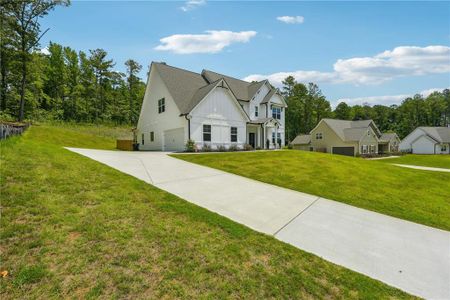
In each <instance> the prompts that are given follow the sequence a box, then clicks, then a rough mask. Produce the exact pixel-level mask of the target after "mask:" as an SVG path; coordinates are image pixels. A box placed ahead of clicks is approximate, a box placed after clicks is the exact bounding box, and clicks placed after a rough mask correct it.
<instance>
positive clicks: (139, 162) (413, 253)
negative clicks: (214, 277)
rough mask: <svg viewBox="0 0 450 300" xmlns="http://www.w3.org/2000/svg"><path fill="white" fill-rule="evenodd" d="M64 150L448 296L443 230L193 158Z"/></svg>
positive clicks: (378, 274)
mask: <svg viewBox="0 0 450 300" xmlns="http://www.w3.org/2000/svg"><path fill="white" fill-rule="evenodd" d="M67 149H69V150H71V151H73V152H76V153H79V154H81V155H84V156H87V157H89V158H92V159H94V160H97V161H99V162H101V163H103V164H106V165H108V166H110V167H113V168H115V169H117V170H119V171H121V172H124V173H127V174H129V175H132V176H134V177H137V178H139V179H141V180H143V181H145V182H147V183H150V184H153V185H155V186H157V187H158V188H160V189H163V190H166V191H168V192H170V193H172V194H175V195H177V196H179V197H181V198H183V199H185V200H187V201H189V202H192V203H195V204H197V205H199V206H201V207H204V208H206V209H209V210H211V211H213V212H216V213H218V214H221V215H223V216H225V217H228V218H230V219H232V220H234V221H236V222H239V223H241V224H244V225H246V226H248V227H250V228H253V229H255V230H257V231H259V232H263V233H266V234H270V235H274V236H275V237H276V238H277V239H279V240H281V241H284V242H287V243H289V244H292V245H294V246H295V247H298V248H300V249H303V250H306V251H308V252H311V253H314V254H316V255H318V256H320V257H323V258H325V259H326V260H329V261H331V262H334V263H336V264H339V265H342V266H345V267H347V268H349V269H352V270H355V271H357V272H360V273H363V274H366V275H368V276H370V277H372V278H375V279H378V280H380V281H383V282H385V283H387V284H389V285H392V286H395V287H397V288H400V289H402V290H404V291H407V292H409V293H411V294H414V295H417V296H421V297H424V298H429V299H450V232H448V231H444V230H439V229H435V228H431V227H427V226H423V225H419V224H416V223H411V222H408V221H404V220H400V219H396V218H392V217H388V216H385V215H382V214H378V213H374V212H371V211H367V210H364V209H359V208H356V207H352V206H349V205H346V204H342V203H339V202H335V201H331V200H327V199H323V198H320V197H317V196H313V195H308V194H304V193H300V192H296V191H292V190H288V189H284V188H280V187H277V186H273V185H269V184H265V183H262V182H259V181H255V180H251V179H248V178H244V177H241V176H237V175H233V174H230V173H226V172H223V171H219V170H216V169H211V168H208V167H203V166H199V165H195V164H192V163H188V162H185V161H182V160H178V159H175V158H172V157H169V156H167V153H162V152H120V151H104V150H88V149H75V148H67ZM211 155H214V154H211Z"/></svg>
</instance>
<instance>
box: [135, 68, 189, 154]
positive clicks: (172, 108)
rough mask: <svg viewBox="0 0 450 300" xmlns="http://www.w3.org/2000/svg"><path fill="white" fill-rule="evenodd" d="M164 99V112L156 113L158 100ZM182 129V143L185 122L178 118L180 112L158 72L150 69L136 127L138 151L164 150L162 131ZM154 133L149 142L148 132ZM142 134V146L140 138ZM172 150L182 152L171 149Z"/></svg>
mask: <svg viewBox="0 0 450 300" xmlns="http://www.w3.org/2000/svg"><path fill="white" fill-rule="evenodd" d="M161 98H165V112H163V113H158V100H159V99H161ZM176 128H184V129H183V130H184V138H183V141H177V142H178V143H181V144H185V142H186V140H187V120H186V119H185V118H184V117H180V111H179V109H178V107H177V106H176V104H175V102H174V101H173V99H172V97H171V96H170V94H169V91H168V90H167V88H166V86H165V84H164V82H163V81H162V79H161V77H160V76H159V74H158V72H157V71H156V70H155V69H154V68H152V69H151V71H150V76H149V79H148V82H147V89H146V91H145V96H144V101H143V103H142V108H141V113H140V116H139V121H138V125H137V137H138V143H140V144H141V145H140V146H139V149H140V150H164V147H163V145H164V131H167V130H171V129H176ZM152 131H153V132H154V133H155V140H154V141H153V142H150V132H152ZM142 134H144V145H142V141H141V137H142ZM173 150H183V148H182V149H173Z"/></svg>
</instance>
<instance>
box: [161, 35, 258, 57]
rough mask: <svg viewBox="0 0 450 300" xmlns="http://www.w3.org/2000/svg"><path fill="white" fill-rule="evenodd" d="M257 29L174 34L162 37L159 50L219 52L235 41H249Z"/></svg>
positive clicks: (184, 52)
mask: <svg viewBox="0 0 450 300" xmlns="http://www.w3.org/2000/svg"><path fill="white" fill-rule="evenodd" d="M255 35H256V31H240V32H233V31H226V30H208V31H206V32H205V33H204V34H174V35H170V36H167V37H164V38H162V39H160V42H161V44H160V45H158V46H156V47H155V50H159V51H171V52H173V53H176V54H192V53H217V52H220V51H222V50H223V49H224V48H225V47H228V46H230V45H231V44H234V43H247V42H248V41H249V40H250V39H251V38H252V37H254V36H255Z"/></svg>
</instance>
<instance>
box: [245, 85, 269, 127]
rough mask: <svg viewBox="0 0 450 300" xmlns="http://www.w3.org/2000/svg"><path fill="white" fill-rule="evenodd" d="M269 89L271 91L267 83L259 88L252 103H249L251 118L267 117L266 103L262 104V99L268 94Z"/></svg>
mask: <svg viewBox="0 0 450 300" xmlns="http://www.w3.org/2000/svg"><path fill="white" fill-rule="evenodd" d="M269 91H270V89H269V87H268V86H267V83H266V84H264V85H263V86H262V87H261V88H260V89H259V91H258V92H257V93H256V94H255V96H254V98H253V99H252V100H251V101H250V104H249V107H250V109H249V117H250V120H255V119H259V118H265V117H266V112H265V110H266V107H265V105H261V101H262V100H263V99H264V97H265V96H266V95H267V93H268V92H269ZM255 106H257V107H258V117H255Z"/></svg>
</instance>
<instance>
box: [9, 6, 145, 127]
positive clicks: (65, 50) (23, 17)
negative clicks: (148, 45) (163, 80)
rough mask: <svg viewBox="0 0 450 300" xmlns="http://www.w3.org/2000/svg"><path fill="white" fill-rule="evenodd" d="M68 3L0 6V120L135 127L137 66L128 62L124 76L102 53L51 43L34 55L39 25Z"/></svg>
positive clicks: (140, 89)
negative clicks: (50, 120) (89, 123)
mask: <svg viewBox="0 0 450 300" xmlns="http://www.w3.org/2000/svg"><path fill="white" fill-rule="evenodd" d="M68 4H69V2H68V1H62V0H61V1H60V0H57V1H55V0H29V1H6V2H5V3H2V6H1V45H0V59H1V68H0V74H1V80H0V81H1V82H0V97H1V98H0V108H1V114H2V118H3V119H4V118H15V119H17V120H18V121H23V120H24V119H28V120H49V119H54V120H62V121H76V122H114V123H116V124H124V123H127V124H136V122H137V119H138V116H139V111H140V107H141V102H142V99H143V95H144V91H145V83H144V82H142V80H141V79H140V78H139V77H138V74H139V72H140V71H141V69H142V66H141V65H140V64H139V63H138V62H136V61H134V60H132V59H129V60H127V61H126V62H125V67H126V72H125V73H122V72H118V71H115V70H114V67H115V63H114V61H113V60H112V59H109V58H108V53H107V52H106V51H105V50H103V49H94V50H89V52H88V53H86V52H83V51H76V50H75V49H72V48H70V47H67V46H66V47H63V46H62V45H59V44H57V43H52V42H50V44H49V46H48V47H47V49H46V51H45V52H42V51H40V49H39V40H40V39H41V37H42V36H43V34H45V33H46V31H47V30H45V31H41V29H40V26H39V19H40V18H41V17H43V16H45V15H46V14H47V13H48V12H49V11H51V10H52V9H53V8H54V7H55V6H57V5H68Z"/></svg>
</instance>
